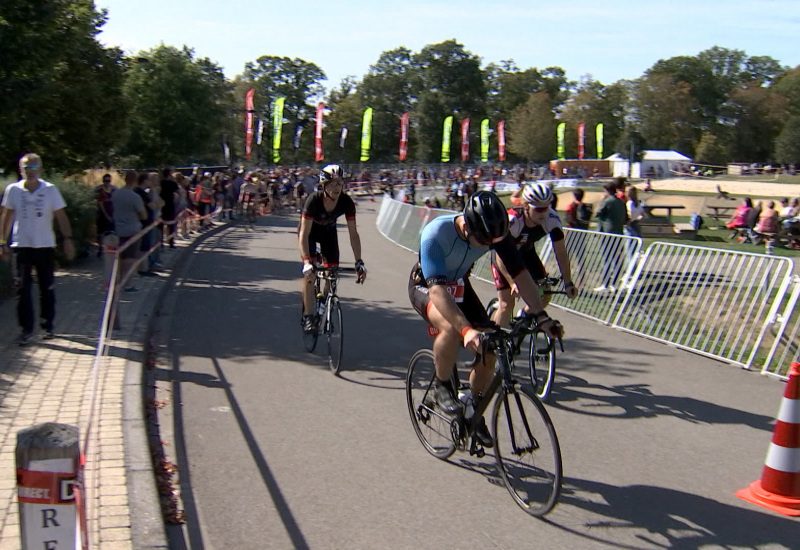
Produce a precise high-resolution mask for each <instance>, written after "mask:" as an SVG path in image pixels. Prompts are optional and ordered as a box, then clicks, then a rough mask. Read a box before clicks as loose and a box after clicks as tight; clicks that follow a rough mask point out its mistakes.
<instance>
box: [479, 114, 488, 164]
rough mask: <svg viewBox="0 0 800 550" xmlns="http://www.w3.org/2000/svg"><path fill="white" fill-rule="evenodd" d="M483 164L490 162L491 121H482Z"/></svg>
mask: <svg viewBox="0 0 800 550" xmlns="http://www.w3.org/2000/svg"><path fill="white" fill-rule="evenodd" d="M481 162H489V119H488V118H484V119H483V120H482V121H481Z"/></svg>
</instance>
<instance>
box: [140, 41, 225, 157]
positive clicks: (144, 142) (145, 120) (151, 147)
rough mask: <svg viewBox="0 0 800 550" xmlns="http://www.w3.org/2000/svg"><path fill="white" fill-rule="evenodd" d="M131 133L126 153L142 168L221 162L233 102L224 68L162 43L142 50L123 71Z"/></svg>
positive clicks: (189, 52) (185, 49)
mask: <svg viewBox="0 0 800 550" xmlns="http://www.w3.org/2000/svg"><path fill="white" fill-rule="evenodd" d="M124 91H125V97H126V98H127V101H128V103H129V105H130V135H129V137H128V142H127V145H126V147H125V151H124V152H125V154H126V155H128V159H129V161H130V162H132V163H134V164H136V165H139V166H143V167H161V166H166V165H175V164H183V163H186V164H188V163H190V162H209V163H219V162H221V161H222V158H223V157H222V153H223V150H222V138H223V135H224V134H225V132H226V129H227V126H226V122H227V119H228V114H229V109H230V106H231V103H230V101H231V99H230V97H229V94H230V84H229V83H228V82H227V81H226V80H225V78H224V76H223V75H222V69H221V68H219V67H217V66H216V65H215V64H213V63H212V62H210V61H209V60H207V59H201V60H195V59H194V52H193V51H192V50H191V49H189V48H187V47H184V48H183V49H181V50H178V49H177V48H174V47H172V46H164V45H161V46H159V47H157V48H154V49H152V50H149V51H145V52H140V53H139V54H138V57H137V62H136V63H134V64H132V65H131V67H130V69H129V70H128V73H127V75H126V81H125V87H124Z"/></svg>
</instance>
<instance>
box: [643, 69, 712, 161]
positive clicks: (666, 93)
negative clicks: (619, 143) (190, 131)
mask: <svg viewBox="0 0 800 550" xmlns="http://www.w3.org/2000/svg"><path fill="white" fill-rule="evenodd" d="M691 92H692V90H691V86H690V85H689V84H687V83H686V82H684V81H681V80H676V79H675V78H674V77H673V76H671V75H669V74H666V73H658V72H656V73H649V74H647V75H645V76H644V77H642V78H641V79H639V80H638V81H637V82H636V84H635V85H634V89H633V94H634V97H633V100H632V102H631V107H632V110H633V112H632V115H633V116H634V118H635V119H636V123H635V124H634V125H633V126H634V128H633V130H634V131H635V132H637V133H639V134H641V136H642V138H643V139H644V146H645V147H646V148H648V149H675V150H677V151H680V152H682V153H685V154H688V155H690V156H691V155H692V154H693V153H694V143H695V142H696V141H697V140H698V139H699V137H700V128H701V127H702V124H701V122H700V120H699V116H700V115H699V109H698V107H697V102H696V101H695V99H694V97H693V96H692V93H691Z"/></svg>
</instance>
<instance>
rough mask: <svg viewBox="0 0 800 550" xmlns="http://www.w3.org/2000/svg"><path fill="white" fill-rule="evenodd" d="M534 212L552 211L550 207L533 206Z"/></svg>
mask: <svg viewBox="0 0 800 550" xmlns="http://www.w3.org/2000/svg"><path fill="white" fill-rule="evenodd" d="M531 208H533V211H534V212H547V211H548V210H550V207H549V206H532V207H531Z"/></svg>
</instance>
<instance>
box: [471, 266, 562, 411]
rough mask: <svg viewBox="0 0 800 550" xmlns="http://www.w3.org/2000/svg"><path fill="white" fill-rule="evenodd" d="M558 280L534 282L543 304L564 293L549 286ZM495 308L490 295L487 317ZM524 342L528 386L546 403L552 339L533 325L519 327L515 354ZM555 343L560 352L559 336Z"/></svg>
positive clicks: (550, 383) (553, 346) (550, 384)
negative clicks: (526, 352) (526, 351)
mask: <svg viewBox="0 0 800 550" xmlns="http://www.w3.org/2000/svg"><path fill="white" fill-rule="evenodd" d="M560 281H561V279H557V278H554V277H545V278H543V279H540V280H538V281H536V284H537V285H538V286H539V292H540V294H541V296H542V300H543V301H544V303H545V306H546V305H547V304H549V303H550V299H549V297H550V296H551V295H553V294H565V292H564V291H563V290H553V287H555V286H556V285H558V283H559V282H560ZM495 311H497V298H492V299H491V300H490V301H489V303H488V304H487V306H486V313H488V314H489V318H490V319H491V318H493V317H494V313H495ZM517 317H519V315H518V316H517ZM526 341H527V349H528V366H529V368H530V376H531V386H532V387H533V391H534V393H535V394H536V397H538V398H539V399H541V400H542V401H544V402H545V403H546V402H548V401H549V400H550V393H551V391H552V389H553V381H554V380H555V377H556V339H554V338H551V337H550V335H549V334H547V333H546V332H545V331H543V330H542V329H540V328H539V327H538V326H537V325H535V324H534V325H532V326H530V328H528V329H525V328H524V327H522V328H521V330H520V331H519V333H518V334H517V338H516V339H515V341H514V344H515V348H514V354H515V355H517V354H519V353H520V352H521V351H522V350H523V349H526V348H525V345H524V344H525V342H526ZM558 345H559V347H560V348H561V352H562V353H563V352H564V345H563V344H562V342H561V339H560V338H559V339H558Z"/></svg>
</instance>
